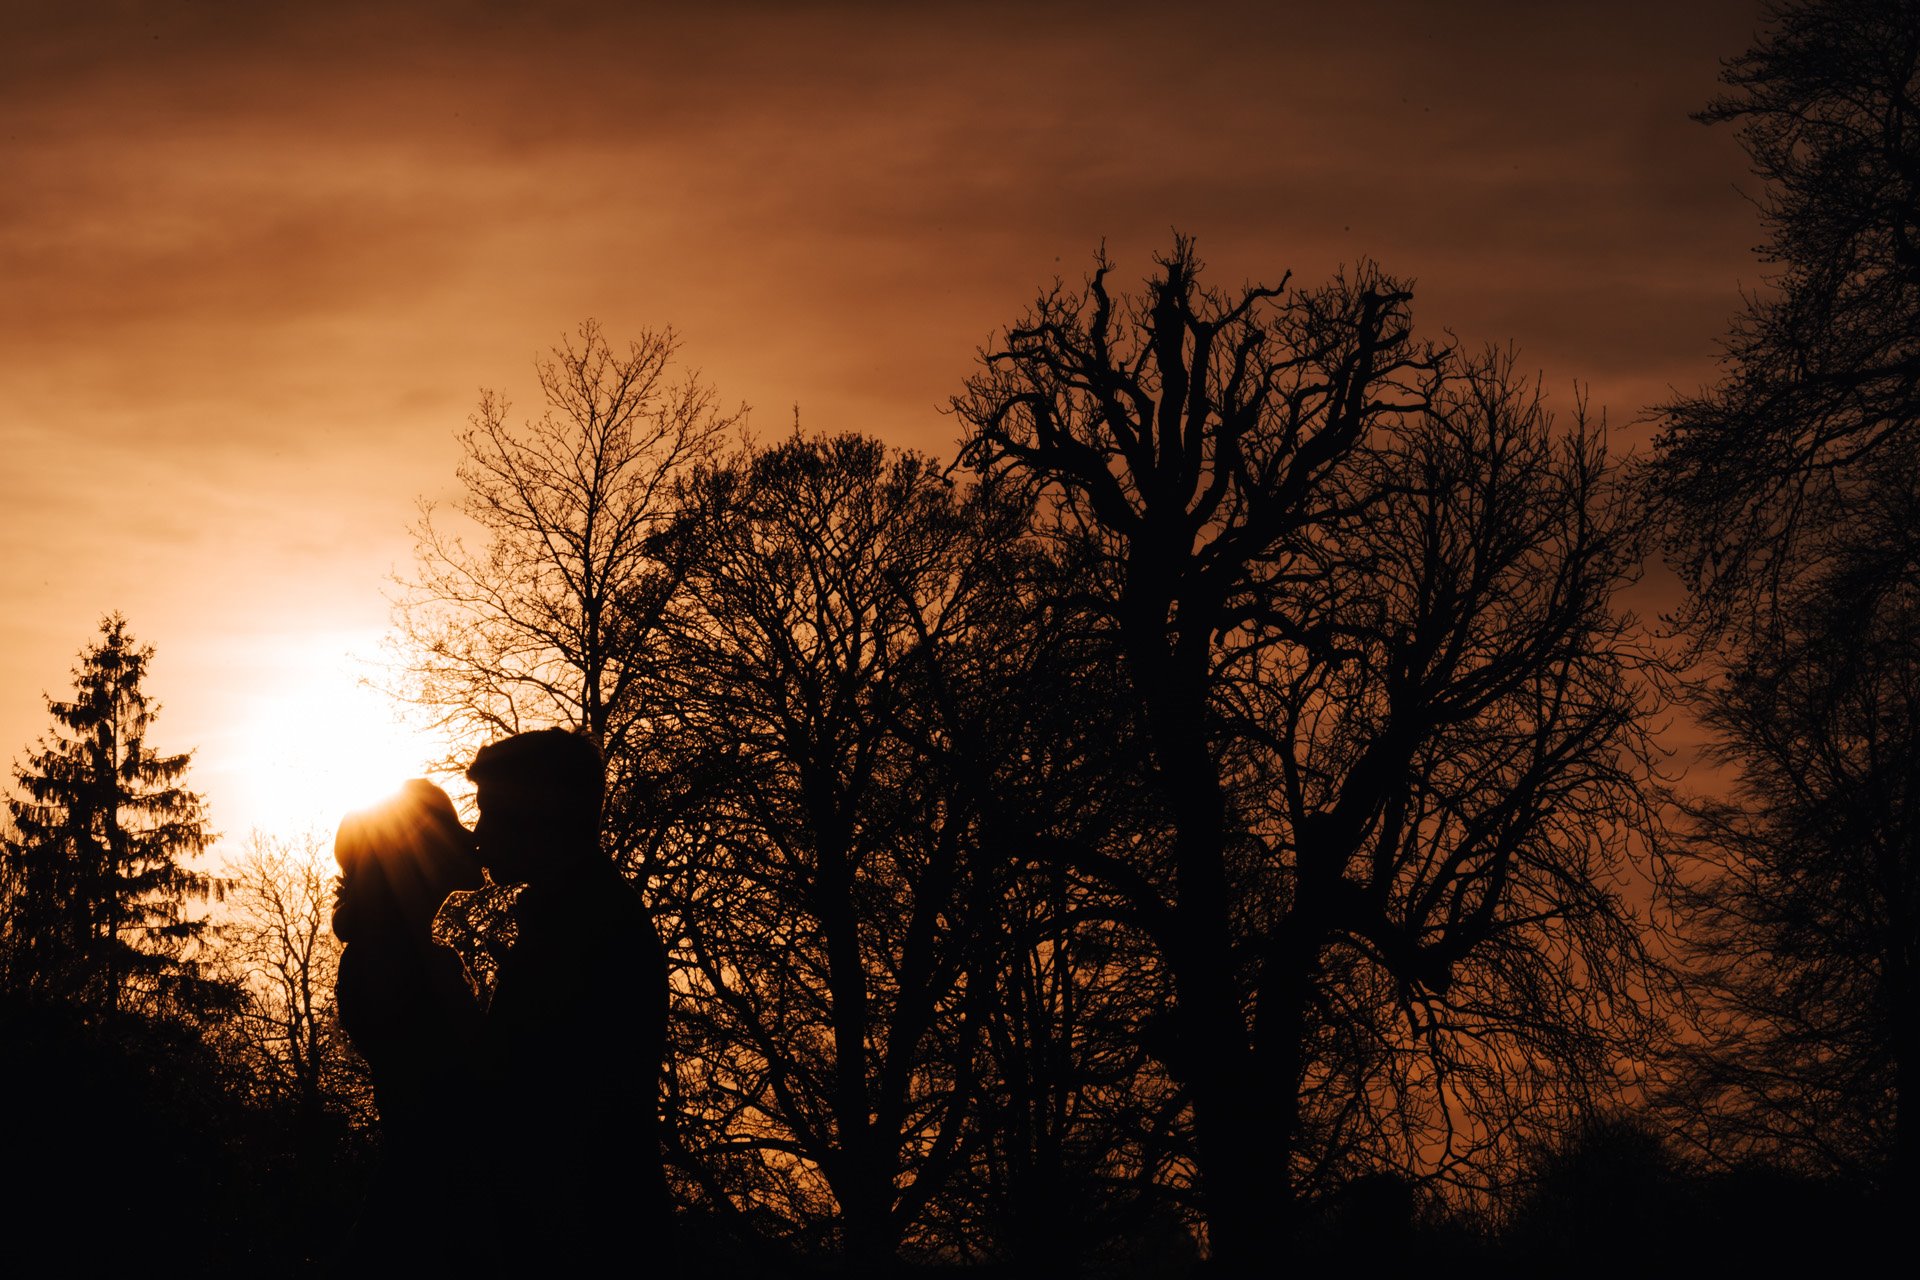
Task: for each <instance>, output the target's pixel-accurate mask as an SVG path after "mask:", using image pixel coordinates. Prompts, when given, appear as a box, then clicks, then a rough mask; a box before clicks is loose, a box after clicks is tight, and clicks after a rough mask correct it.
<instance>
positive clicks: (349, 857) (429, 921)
mask: <svg viewBox="0 0 1920 1280" xmlns="http://www.w3.org/2000/svg"><path fill="white" fill-rule="evenodd" d="M333 852H334V859H335V860H336V861H337V862H338V863H339V864H340V887H339V891H338V895H337V897H336V899H335V903H334V910H333V931H334V933H335V934H337V935H338V936H339V938H340V940H341V941H342V942H344V943H346V944H347V945H346V949H345V950H344V951H343V952H342V954H341V956H340V974H339V978H338V980H337V985H336V987H335V995H336V999H337V1003H338V1007H339V1010H340V1025H341V1026H342V1027H343V1028H345V1030H346V1032H347V1035H348V1036H349V1037H350V1038H351V1039H352V1040H353V1045H354V1048H356V1049H358V1050H359V1051H360V1056H361V1057H362V1058H364V1059H365V1060H366V1063H367V1068H368V1072H369V1074H370V1075H371V1077H372V1080H373V1094H374V1104H375V1106H376V1107H377V1108H378V1110H379V1113H380V1131H381V1145H382V1156H381V1164H380V1167H379V1168H378V1169H377V1170H376V1171H375V1173H374V1176H373V1178H372V1180H371V1182H370V1183H369V1186H368V1192H367V1197H366V1201H365V1203H364V1205H363V1207H362V1210H361V1214H360V1220H359V1222H358V1223H357V1224H356V1226H355V1228H354V1230H353V1233H352V1235H351V1237H350V1239H349V1242H348V1251H349V1253H350V1254H352V1255H354V1256H355V1257H356V1258H357V1259H360V1260H364V1261H368V1262H379V1263H383V1264H384V1263H391V1262H416V1263H417V1262H423V1261H426V1262H432V1261H439V1262H442V1263H444V1262H445V1261H447V1260H448V1259H449V1257H450V1256H452V1257H458V1256H460V1255H461V1254H462V1253H464V1252H466V1251H468V1250H469V1249H470V1247H471V1246H470V1244H469V1242H470V1240H471V1238H472V1236H471V1230H470V1227H471V1224H470V1223H469V1222H468V1221H466V1219H467V1218H468V1217H469V1215H470V1212H471V1208H470V1206H469V1205H468V1204H466V1203H465V1202H464V1200H463V1198H462V1197H460V1196H459V1195H457V1194H456V1193H455V1191H454V1188H455V1186H456V1185H457V1183H458V1175H459V1174H460V1173H462V1172H463V1171H464V1170H465V1169H466V1168H468V1167H470V1165H469V1161H468V1160H467V1158H466V1155H465V1153H466V1151H467V1150H468V1148H469V1144H468V1141H467V1135H468V1134H470V1133H471V1132H472V1131H473V1129H474V1126H475V1120H476V1110H477V1109H476V1105H475V1104H476V1102H477V1098H476V1096H475V1093H474V1081H475V1073H474V1069H473V1056H474V1052H475V1048H476V1043H477V1038H478V1036H479V1033H480V1007H479V1004H478V1002H477V1001H476V1000H475V998H474V993H473V988H472V987H471V986H470V985H469V983H468V981H467V975H466V970H465V969H464V968H463V967H462V966H461V963H460V958H459V957H458V956H457V955H455V954H454V953H453V951H452V950H450V949H449V948H447V947H445V946H442V945H440V944H439V943H437V942H435V941H434V939H433V917H434V913H435V912H436V911H437V910H439V907H440V904H441V903H442V902H443V901H445V900H446V897H447V895H448V894H449V893H452V892H454V891H455V890H462V889H478V888H479V887H480V885H481V874H480V864H479V863H478V862H477V861H476V860H475V858H474V853H473V838H472V836H471V835H470V834H469V833H468V832H467V829H466V828H465V827H463V826H462V825H461V824H460V818H459V815H458V814H457V813H455V812H454V808H453V802H452V801H451V800H449V799H448V798H447V793H446V792H444V791H442V790H441V789H440V788H439V787H436V786H435V785H433V784H432V783H431V782H428V781H426V780H425V779H422V778H415V779H413V780H412V781H410V782H408V783H407V784H406V785H405V786H404V787H403V788H402V789H401V791H400V794H399V795H398V796H396V797H395V798H394V799H392V800H390V801H388V802H386V803H384V804H381V805H378V806H376V807H374V808H372V809H365V810H362V811H360V812H358V813H354V814H350V815H348V817H347V818H346V820H345V821H343V822H342V823H341V824H340V830H339V833H338V834H337V835H336V837H335V838H334V845H333Z"/></svg>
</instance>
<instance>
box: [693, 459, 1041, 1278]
mask: <svg viewBox="0 0 1920 1280" xmlns="http://www.w3.org/2000/svg"><path fill="white" fill-rule="evenodd" d="M705 488H706V489H707V492H708V495H709V497H708V500H707V501H706V503H705V505H706V507H707V509H708V511H709V514H710V521H709V523H708V524H707V525H705V526H704V527H703V528H702V530H701V538H700V541H701V550H700V552H699V554H698V556H696V557H695V558H693V560H692V561H691V569H690V573H689V578H688V582H689V586H690V590H689V591H687V592H686V593H685V594H684V596H683V597H682V599H681V600H680V601H679V602H678V603H676V605H675V606H674V607H673V608H672V609H671V610H670V611H669V624H668V628H667V634H668V636H669V637H670V641H669V643H668V644H667V646H666V648H665V651H664V654H663V661H662V663H661V666H660V668H659V669H660V671H661V673H662V679H663V681H664V682H665V684H666V686H667V688H666V689H665V690H664V691H663V692H662V693H661V694H660V695H659V698H658V701H659V703H660V704H661V705H663V706H668V705H670V706H671V720H670V723H671V727H672V734H673V737H674V741H675V742H676V745H677V749H678V751H679V752H680V755H681V759H682V773H683V776H686V777H689V778H692V779H696V780H697V783H696V785H694V786H693V787H691V788H690V789H689V790H688V792H687V793H686V796H685V799H684V803H683V806H682V807H681V808H680V809H679V811H678V816H677V821H676V824H675V826H674V828H673V829H672V830H670V831H668V832H665V833H663V838H664V840H665V842H666V843H665V846H664V850H663V854H662V856H661V857H660V858H659V859H658V861H657V864H656V865H658V866H660V867H661V869H662V874H663V877H664V879H663V883H662V897H663V898H664V899H665V900H666V901H667V902H668V903H669V904H670V913H671V917H672V920H673V925H672V931H673V932H675V933H677V935H678V938H677V943H676V944H675V945H674V947H673V950H674V951H675V953H676V957H677V960H678V964H679V970H680V975H681V977H680V980H679V981H676V983H675V984H674V989H675V993H676V1000H677V1013H676V1018H677V1021H678V1024H679V1026H680V1027H681V1029H682V1040H681V1043H680V1045H679V1046H678V1050H679V1051H678V1063H677V1074H676V1090H677V1098H676V1104H677V1107H676V1109H677V1111H678V1113H679V1115H680V1118H681V1135H682V1140H683V1142H684V1143H685V1148H686V1149H685V1153H684V1157H683V1164H684V1167H685V1169H686V1171H687V1172H688V1173H689V1174H690V1175H691V1176H692V1177H693V1178H694V1179H696V1180H697V1181H698V1182H699V1183H700V1184H701V1186H702V1189H703V1191H704V1194H705V1195H706V1197H707V1198H708V1199H709V1200H710V1201H711V1202H713V1203H715V1204H716V1205H718V1206H720V1207H722V1208H723V1209H727V1208H732V1209H738V1210H741V1211H743V1212H762V1213H764V1212H769V1211H770V1212H772V1213H773V1214H775V1215H776V1216H777V1217H778V1218H780V1219H783V1220H785V1222H786V1223H787V1224H788V1229H789V1230H797V1231H798V1232H799V1237H798V1238H799V1239H801V1240H803V1241H806V1242H807V1243H808V1244H809V1245H811V1246H813V1247H820V1246H825V1247H829V1248H833V1249H835V1250H836V1251H838V1252H841V1253H843V1254H844V1255H846V1256H847V1257H849V1258H851V1259H853V1260H854V1261H855V1262H857V1263H858V1264H860V1265H880V1264H882V1263H883V1262H884V1261H885V1260H887V1259H889V1258H891V1257H892V1256H893V1255H894V1254H895V1253H896V1251H898V1250H899V1249H901V1248H902V1246H903V1244H906V1245H912V1244H913V1243H915V1242H916V1241H917V1240H918V1239H919V1238H921V1237H923V1236H924V1234H925V1229H924V1224H923V1219H924V1216H925V1214H926V1212H927V1208H928V1206H929V1204H930V1203H931V1202H932V1201H934V1200H935V1199H936V1198H937V1197H939V1196H940V1195H941V1194H942V1193H943V1192H944V1191H945V1190H946V1188H947V1187H948V1186H949V1184H950V1183H951V1181H952V1180H953V1178H954V1177H955V1176H956V1174H957V1172H958V1171H959V1170H960V1169H961V1168H962V1167H963V1165H964V1162H965V1159H966V1156H967V1152H968V1147H969V1144H970V1143H971V1141H972V1134H973V1126H972V1111H973V1106H974V1099H975V1097H976V1095H977V1091H978V1085H977V1081H976V1079H975V1072H976V1070H977V1067H978V1063H979V1055H978V1051H977V1045H978V1042H979V1038H980V1034H981V1032H980V1021H981V1017H982V1013H981V1007H982V1004H983V1002H984V1000H985V999H987V998H988V990H986V989H981V988H978V987H975V986H971V985H970V984H969V983H968V982H967V981H966V977H967V975H968V972H969V970H970V969H971V968H973V967H974V962H975V958H976V953H977V951H978V950H979V949H980V948H981V947H982V946H986V945H992V944H994V941H995V930H994V928H993V924H992V922H993V920H994V919H995V918H996V917H995V914H994V913H995V911H996V909H997V892H996V891H997V888H998V881H997V879H996V878H995V877H994V875H993V874H992V872H991V870H990V869H988V868H985V867H983V866H982V865H981V852H980V829H981V824H982V820H983V816H982V806H983V804H984V803H985V802H986V799H987V798H986V797H985V796H984V795H983V794H982V792H981V787H980V785H979V782H980V780H979V779H976V778H973V777H971V776H968V775H967V774H965V773H964V772H963V771H954V770H951V769H949V768H947V767H946V766H947V765H948V764H949V763H950V761H951V757H950V755H948V754H947V753H945V752H944V751H942V750H941V744H942V743H943V742H945V741H946V740H947V739H948V738H950V737H951V736H952V735H953V734H954V733H955V732H957V731H958V732H964V729H963V728H957V727H956V726H955V725H954V724H953V723H952V722H951V720H949V719H947V718H946V713H947V711H948V710H949V709H950V708H951V706H952V703H951V700H950V698H947V697H943V696H942V692H941V688H940V686H941V685H942V682H943V681H955V680H958V679H960V678H961V673H962V668H964V667H965V666H966V665H967V664H968V663H969V662H974V661H978V660H979V659H980V657H981V652H980V651H981V649H982V647H983V645H982V642H981V638H980V634H979V633H980V631H981V629H982V624H983V619H982V617H981V608H982V604H981V602H982V598H983V596H984V595H986V594H987V593H988V592H990V590H991V589H992V578H993V574H994V563H995V558H996V542H1001V541H1004V540H1006V539H1009V538H1012V537H1015V536H1017V535H1018V534H1019V533H1020V532H1021V531H1022V530H1023V528H1024V525H1023V523H1022V522H1021V521H1020V520H1019V519H1018V513H1017V512H1015V513H1013V518H1011V519H1010V518H1009V516H1008V513H1007V512H1005V511H1001V510H998V509H997V508H996V507H995V505H994V503H993V502H992V501H991V499H990V498H988V497H987V496H985V495H982V494H978V493H975V494H965V493H956V492H955V491H954V489H953V487H952V486H951V485H950V484H949V482H948V481H947V480H945V479H944V478H943V477H942V475H941V474H940V472H939V471H938V470H937V469H936V468H935V467H934V466H933V465H932V464H931V463H930V462H929V461H928V460H926V459H924V458H921V457H918V456H915V455H911V454H899V453H893V452H891V451H889V450H887V449H886V448H885V447H884V446H882V445H880V444H879V443H878V442H876V441H872V440H869V439H864V438H860V437H854V436H841V437H834V438H826V439H807V438H801V437H798V436H796V437H795V438H793V439H790V440H788V441H787V442H785V443H783V444H781V445H778V446H775V447H773V448H770V449H767V450H765V451H762V452H759V453H756V454H754V455H753V456H751V457H750V458H747V459H743V460H741V461H739V462H738V463H737V464H736V465H735V466H733V467H730V468H726V469H722V470H720V471H717V472H716V473H714V474H712V475H711V476H709V477H707V479H706V481H705ZM951 692H952V690H951V689H949V690H947V693H949V694H950V693H951Z"/></svg>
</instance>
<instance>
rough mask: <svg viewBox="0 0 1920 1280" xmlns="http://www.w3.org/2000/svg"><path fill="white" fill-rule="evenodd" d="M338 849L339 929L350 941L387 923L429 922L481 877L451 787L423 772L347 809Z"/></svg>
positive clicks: (411, 924) (415, 924)
mask: <svg viewBox="0 0 1920 1280" xmlns="http://www.w3.org/2000/svg"><path fill="white" fill-rule="evenodd" d="M333 856H334V860H335V861H336V862H338V863H339V864H340V896H339V901H338V903H337V905H336V906H335V908H334V913H333V931H334V932H335V933H336V934H338V935H339V936H340V938H341V939H342V940H343V941H347V942H351V941H354V940H355V939H356V938H357V937H364V936H366V935H367V934H368V933H369V932H370V931H371V930H373V929H376V928H379V927H382V926H383V925H385V926H389V927H391V926H400V927H405V928H409V929H416V928H417V929H422V930H424V929H425V928H426V927H427V925H428V923H429V922H430V921H431V920H432V919H433V913H434V912H435V911H437V910H439V907H440V904H441V903H442V902H444V901H445V900H446V897H447V895H448V894H449V893H452V892H454V891H456V890H460V889H478V888H479V887H480V884H481V877H480V864H479V862H478V861H476V860H475V858H474V853H473V837H472V835H471V834H470V833H469V832H468V831H467V829H466V828H465V827H463V826H462V825H460V815H459V814H458V813H456V812H455V811H454V808H453V801H452V800H450V799H448V797H447V793H446V792H445V791H442V790H441V789H440V788H439V787H436V786H435V785H433V783H431V782H428V781H427V780H426V779H424V778H414V779H412V780H411V781H409V782H408V783H407V784H406V785H405V786H404V787H402V788H401V789H400V794H398V795H397V796H395V797H394V798H393V799H391V800H388V801H386V802H385V803H384V804H379V805H376V806H374V807H373V808H371V809H362V810H360V811H359V812H357V813H351V814H348V815H347V817H346V819H345V820H344V821H343V822H341V824H340V830H339V832H338V834H337V835H335V837H334V841H333Z"/></svg>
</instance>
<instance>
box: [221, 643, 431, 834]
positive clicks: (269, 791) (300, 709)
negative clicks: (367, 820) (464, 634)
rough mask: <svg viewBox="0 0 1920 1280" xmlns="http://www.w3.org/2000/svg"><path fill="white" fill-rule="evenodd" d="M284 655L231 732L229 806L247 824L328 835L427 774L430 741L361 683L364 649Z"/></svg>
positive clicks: (319, 649)
mask: <svg viewBox="0 0 1920 1280" xmlns="http://www.w3.org/2000/svg"><path fill="white" fill-rule="evenodd" d="M288 656H289V659H290V660H289V661H288V664H287V679H286V681H285V682H284V683H282V684H280V685H278V686H276V687H273V688H271V689H270V690H269V691H268V692H266V693H264V694H262V695H261V696H259V697H258V698H256V699H254V701H253V703H252V708H251V713H250V714H249V716H248V718H247V719H246V721H245V722H244V724H243V725H242V726H240V731H239V733H238V734H237V735H236V738H237V741H236V745H237V747H238V748H239V750H238V753H237V758H236V759H235V760H234V761H233V762H232V764H231V765H230V769H231V772H232V776H233V780H234V783H233V788H232V790H233V793H234V794H233V810H234V812H235V813H236V814H243V815H245V816H246V819H247V823H248V825H249V826H258V827H260V828H262V829H265V830H269V831H275V832H292V831H304V830H318V831H320V832H323V833H325V832H331V831H332V829H333V827H334V826H335V824H337V823H338V822H339V820H340V818H341V817H342V816H343V815H345V814H346V813H348V812H350V811H352V810H354V809H359V808H363V807H365V806H367V805H369V804H372V803H374V802H375V801H378V800H380V799H382V798H383V797H385V796H388V795H391V794H392V793H393V792H394V791H395V790H397V789H398V787H399V786H400V784H401V783H402V782H404V781H405V780H406V779H408V778H411V777H420V776H423V775H424V774H426V773H427V772H428V766H429V764H430V763H431V762H432V760H433V757H434V756H435V754H436V752H437V748H436V746H435V744H434V743H433V741H432V740H431V739H430V738H429V737H428V736H426V735H425V734H424V733H422V732H421V731H420V730H419V729H418V727H417V726H415V725H412V724H409V723H408V722H407V721H406V720H405V719H404V718H403V717H402V716H401V715H400V711H401V708H400V707H399V705H398V704H396V703H395V702H394V700H393V699H391V698H390V697H388V696H387V695H386V694H384V693H382V692H380V691H379V690H378V689H375V688H373V687H372V686H371V685H369V684H368V683H367V682H366V681H367V678H368V676H369V674H370V673H371V671H372V667H371V665H370V663H369V662H368V661H367V660H366V658H365V657H364V656H363V655H361V654H359V653H355V652H351V651H342V650H340V649H338V648H327V647H323V646H320V645H315V646H313V649H312V651H310V652H306V653H298V652H296V653H294V654H290V655H288ZM223 825H224V824H223ZM235 834H237V833H235Z"/></svg>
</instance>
